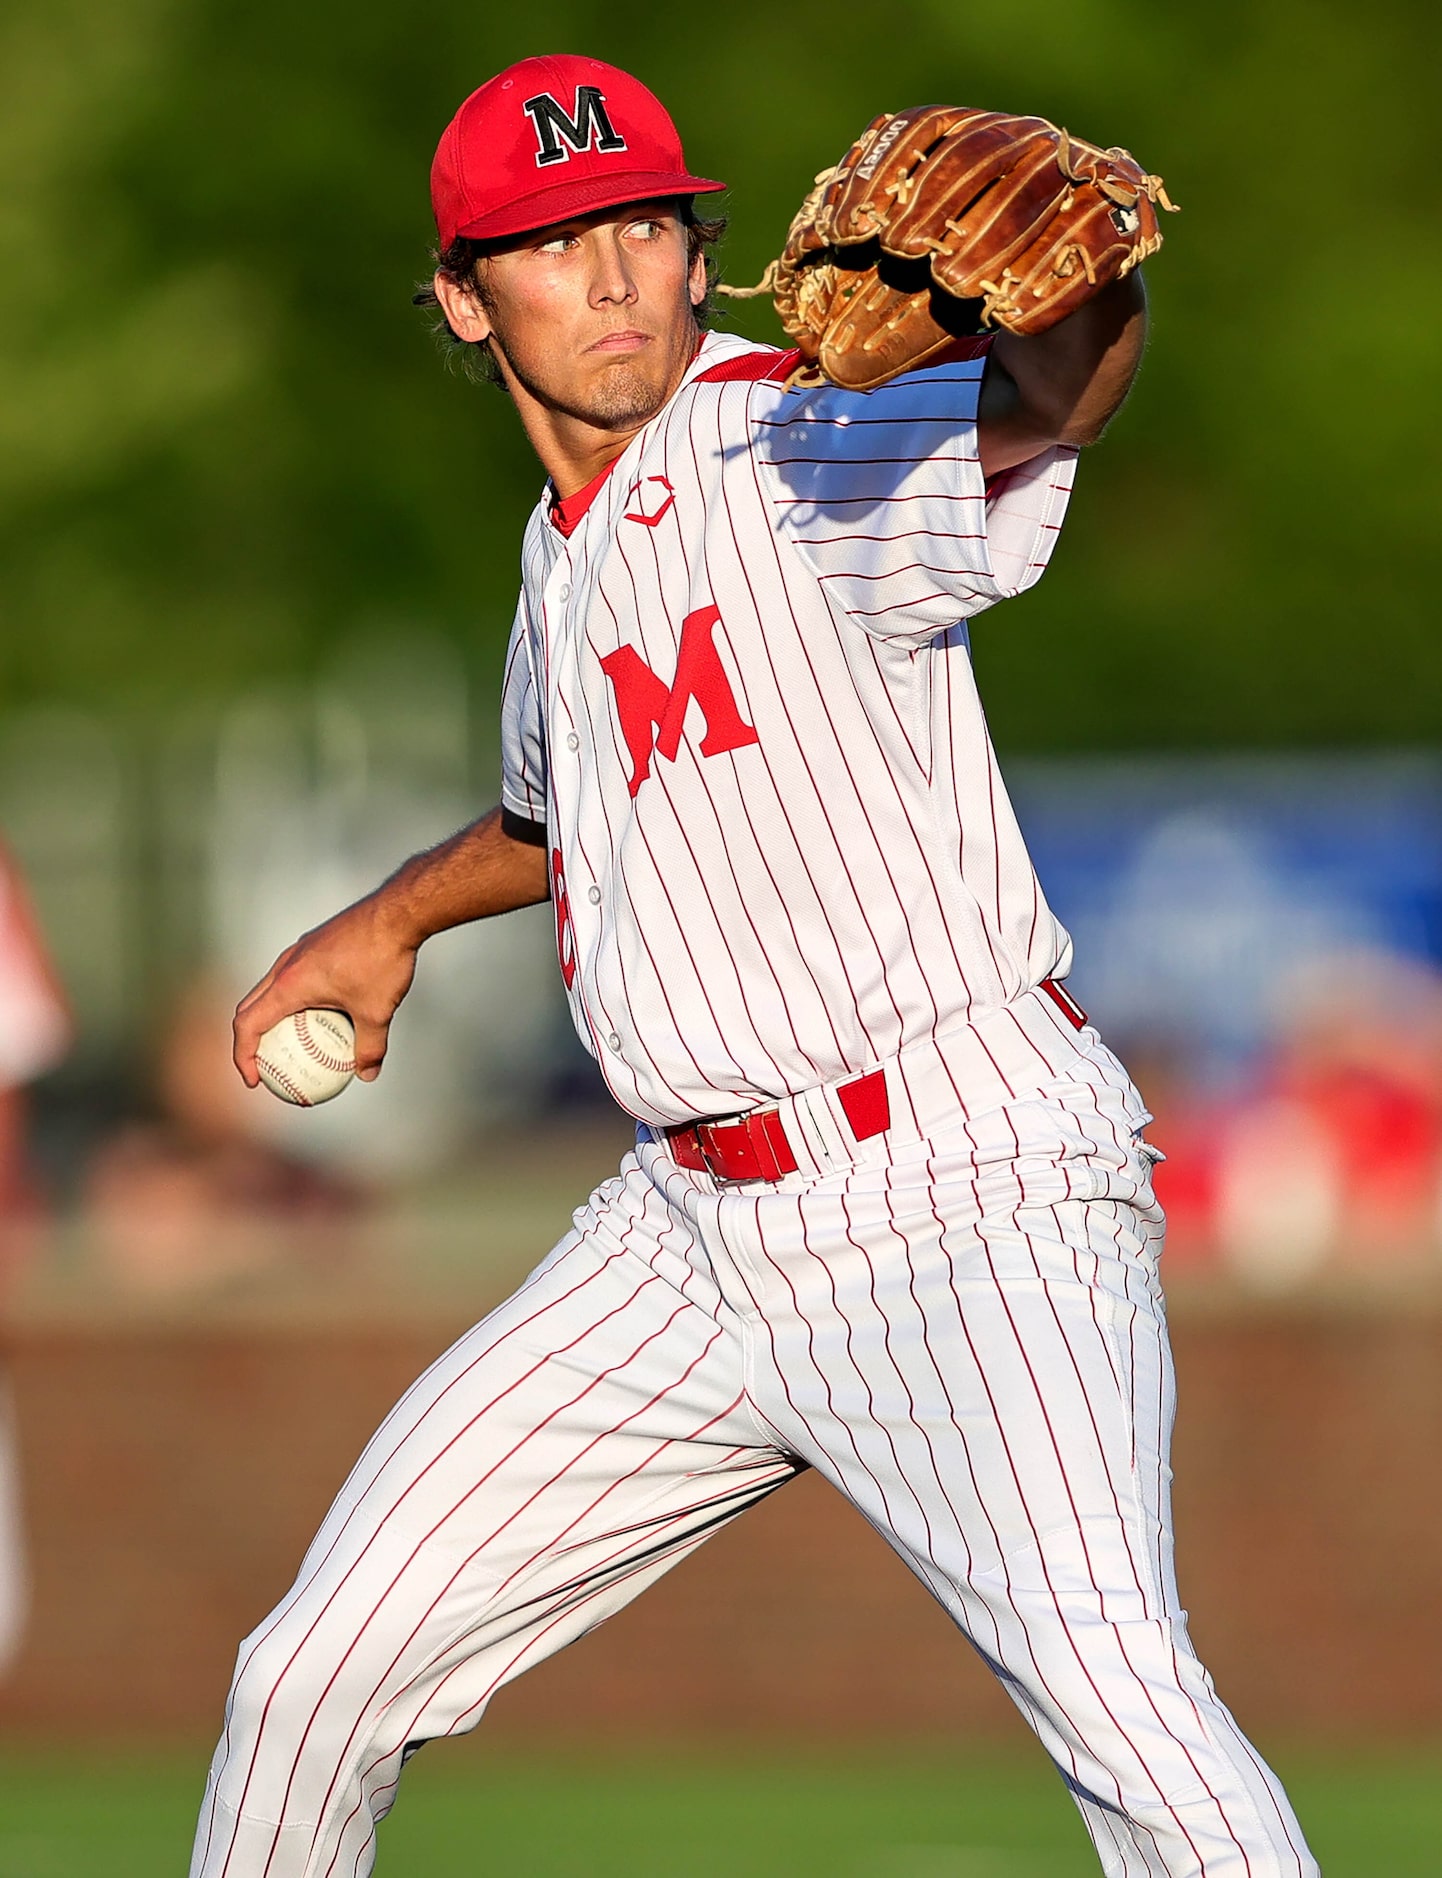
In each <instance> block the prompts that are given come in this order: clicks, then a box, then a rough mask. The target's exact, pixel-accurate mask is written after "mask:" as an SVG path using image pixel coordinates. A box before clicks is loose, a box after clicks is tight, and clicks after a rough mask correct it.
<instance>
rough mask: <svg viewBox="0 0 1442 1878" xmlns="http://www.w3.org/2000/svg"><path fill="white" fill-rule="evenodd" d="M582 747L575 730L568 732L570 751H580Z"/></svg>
mask: <svg viewBox="0 0 1442 1878" xmlns="http://www.w3.org/2000/svg"><path fill="white" fill-rule="evenodd" d="M580 747H581V739H580V738H579V737H578V736H577V735H576V733H575V731H574V730H572V731H568V732H567V733H566V748H567V749H568V750H579V749H580Z"/></svg>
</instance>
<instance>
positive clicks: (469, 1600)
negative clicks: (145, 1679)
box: [240, 1168, 779, 1683]
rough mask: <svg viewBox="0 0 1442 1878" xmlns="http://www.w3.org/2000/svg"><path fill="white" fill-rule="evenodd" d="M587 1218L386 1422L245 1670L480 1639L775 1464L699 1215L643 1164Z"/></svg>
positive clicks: (246, 1654) (617, 1562)
mask: <svg viewBox="0 0 1442 1878" xmlns="http://www.w3.org/2000/svg"><path fill="white" fill-rule="evenodd" d="M578 1217H579V1218H580V1220H581V1224H580V1225H579V1226H578V1228H577V1230H575V1231H573V1232H572V1233H571V1234H569V1235H568V1236H567V1238H566V1239H565V1240H563V1241H562V1242H561V1244H560V1245H559V1246H558V1247H557V1248H556V1250H555V1251H554V1252H553V1253H552V1254H551V1256H550V1257H549V1258H548V1259H547V1260H546V1261H545V1262H544V1264H543V1265H542V1266H541V1267H540V1268H539V1269H538V1270H537V1272H536V1273H535V1274H534V1275H533V1277H532V1278H531V1279H530V1280H529V1281H528V1282H527V1283H526V1284H525V1285H523V1286H522V1287H521V1289H520V1290H519V1291H518V1292H517V1293H516V1294H515V1295H514V1296H513V1297H512V1298H510V1299H509V1300H508V1301H507V1302H506V1303H505V1304H503V1305H502V1306H501V1307H500V1308H499V1309H498V1310H496V1311H494V1312H493V1313H492V1314H491V1315H490V1316H489V1317H487V1318H486V1319H485V1320H484V1321H483V1322H482V1323H480V1324H478V1325H477V1326H476V1327H475V1328H474V1329H473V1330H471V1331H470V1332H468V1333H467V1334H466V1335H465V1336H464V1337H462V1338H461V1339H460V1340H459V1342H457V1343H456V1344H455V1345H454V1346H453V1347H452V1348H451V1349H450V1350H448V1351H447V1352H446V1353H445V1354H444V1355H443V1356H442V1357H441V1358H440V1359H439V1360H438V1361H437V1362H436V1363H434V1364H433V1365H432V1366H431V1368H430V1369H429V1370H427V1371H426V1373H425V1374H424V1375H423V1376H422V1377H421V1378H420V1379H419V1380H418V1381H417V1382H416V1383H415V1384H414V1385H413V1387H412V1388H411V1389H410V1390H409V1391H408V1392H407V1393H406V1395H405V1396H404V1397H403V1398H402V1399H401V1401H400V1402H399V1403H398V1404H397V1405H396V1407H395V1408H394V1409H393V1410H392V1412H391V1414H390V1415H389V1416H388V1417H387V1418H386V1420H385V1422H384V1423H383V1424H382V1425H381V1427H380V1428H379V1429H378V1430H377V1432H376V1434H375V1436H374V1437H373V1438H372V1440H371V1442H370V1444H369V1446H368V1447H367V1449H366V1450H365V1453H364V1454H363V1455H362V1457H361V1459H360V1461H359V1462H358V1463H357V1465H356V1468H355V1470H354V1471H353V1473H352V1475H351V1477H350V1479H349V1480H348V1481H347V1482H346V1484H345V1486H344V1487H343V1489H342V1491H341V1493H340V1495H339V1496H338V1498H337V1500H336V1502H335V1504H334V1506H333V1507H332V1508H331V1511H330V1513H329V1515H328V1516H327V1518H326V1520H325V1523H324V1525H323V1526H322V1528H321V1530H320V1532H319V1533H318V1535H317V1537H316V1539H315V1541H314V1543H313V1544H312V1546H311V1548H310V1551H309V1552H308V1554H307V1556H306V1558H305V1561H304V1563H303V1565H302V1567H301V1571H300V1574H299V1576H298V1578H297V1580H296V1583H295V1585H294V1586H293V1587H292V1590H291V1592H290V1593H289V1594H288V1596H287V1598H286V1600H285V1601H284V1602H283V1603H282V1605H281V1606H280V1607H279V1608H278V1610H277V1611H276V1612H275V1613H273V1614H272V1616H271V1617H270V1618H269V1619H267V1620H266V1622H265V1623H264V1624H262V1625H261V1626H260V1628H259V1629H258V1630H257V1632H256V1633H255V1634H254V1635H253V1636H252V1637H251V1638H250V1639H248V1640H247V1643H246V1645H245V1646H244V1647H243V1649H242V1653H241V1664H240V1674H241V1676H242V1677H244V1675H245V1674H246V1672H247V1668H248V1666H249V1665H250V1664H251V1662H252V1661H253V1660H254V1659H255V1658H256V1656H257V1654H260V1655H262V1656H263V1657H264V1659H265V1670H264V1677H263V1679H264V1680H265V1681H266V1682H267V1683H269V1682H272V1681H274V1679H275V1678H276V1676H277V1675H279V1674H284V1673H285V1672H286V1671H287V1666H288V1664H289V1663H290V1661H291V1660H292V1658H294V1660H295V1661H296V1662H297V1663H299V1662H300V1661H301V1660H302V1659H305V1661H306V1662H307V1663H308V1665H309V1667H308V1668H307V1669H305V1670H304V1671H303V1672H302V1674H303V1676H304V1677H307V1678H308V1677H309V1676H311V1675H313V1674H315V1673H318V1672H319V1670H320V1669H321V1668H322V1667H323V1666H324V1663H325V1662H326V1661H328V1660H331V1659H334V1660H335V1661H339V1660H340V1659H341V1658H343V1657H344V1658H347V1659H348V1660H349V1659H352V1658H354V1657H355V1656H356V1655H357V1654H358V1653H363V1654H365V1655H367V1656H369V1657H374V1658H376V1659H377V1660H379V1659H380V1658H381V1657H384V1656H385V1655H386V1652H387V1651H388V1650H391V1649H394V1650H398V1651H401V1652H402V1653H404V1654H406V1655H408V1656H411V1657H414V1656H415V1655H417V1653H419V1652H424V1651H425V1650H435V1649H437V1648H440V1647H444V1645H445V1643H446V1640H447V1638H449V1637H454V1636H460V1635H463V1634H473V1633H474V1634H475V1635H477V1636H478V1637H481V1638H483V1637H484V1635H485V1634H486V1627H487V1625H494V1624H500V1625H504V1624H505V1623H506V1621H507V1614H508V1613H510V1612H514V1611H515V1610H516V1609H518V1608H520V1607H522V1606H526V1607H527V1608H529V1609H532V1610H538V1609H540V1608H542V1607H543V1606H544V1605H545V1603H546V1600H547V1599H548V1598H553V1597H563V1596H566V1595H570V1592H571V1588H572V1587H574V1586H575V1585H576V1584H577V1583H578V1582H582V1581H585V1580H586V1579H587V1578H588V1577H589V1576H591V1575H595V1574H602V1575H604V1574H607V1573H614V1572H615V1571H617V1570H619V1569H624V1561H625V1559H626V1557H627V1556H628V1555H629V1553H630V1552H631V1551H632V1550H634V1549H636V1548H642V1547H645V1546H647V1545H649V1546H652V1547H655V1546H657V1545H663V1544H664V1543H665V1537H666V1534H667V1532H668V1531H670V1530H672V1529H674V1528H676V1526H677V1524H678V1522H681V1523H684V1522H685V1521H686V1520H687V1519H691V1520H695V1519H696V1518H697V1517H701V1516H703V1515H701V1514H698V1512H697V1509H698V1508H701V1509H704V1508H706V1507H707V1506H708V1505H709V1504H710V1502H711V1501H713V1500H720V1501H722V1502H723V1503H724V1502H727V1501H728V1496H734V1495H736V1494H737V1493H738V1492H743V1493H744V1490H745V1483H746V1481H747V1480H748V1479H751V1478H753V1477H756V1476H759V1475H761V1474H765V1473H766V1470H767V1469H768V1468H770V1469H772V1471H773V1472H774V1471H775V1463H776V1456H775V1454H774V1451H773V1450H772V1449H771V1448H770V1447H769V1446H767V1445H766V1444H765V1441H764V1438H763V1437H762V1435H761V1434H760V1432H759V1430H758V1428H757V1426H756V1424H755V1422H754V1421H753V1420H752V1418H751V1414H750V1410H749V1406H748V1404H747V1401H746V1398H745V1392H744V1388H743V1380H742V1372H741V1356H740V1351H739V1347H738V1345H737V1343H736V1340H735V1334H734V1331H733V1330H732V1328H731V1327H730V1325H729V1324H728V1323H727V1322H726V1321H724V1319H723V1317H722V1316H721V1315H718V1314H717V1313H714V1312H712V1311H708V1310H707V1309H706V1308H704V1307H703V1305H702V1304H701V1303H699V1302H697V1301H695V1299H694V1298H693V1297H690V1296H688V1295H687V1294H686V1291H685V1290H683V1289H682V1285H683V1284H684V1283H685V1281H686V1280H685V1274H686V1271H687V1269H688V1268H687V1263H686V1260H685V1259H684V1258H682V1257H680V1256H678V1253H679V1250H680V1247H679V1240H680V1239H681V1238H682V1237H683V1236H684V1233H685V1228H684V1226H682V1225H681V1224H680V1223H679V1222H677V1221H676V1220H675V1219H674V1218H673V1217H672V1216H671V1215H670V1214H669V1212H668V1211H667V1209H666V1208H665V1207H664V1203H663V1202H661V1201H660V1199H659V1197H658V1196H657V1195H656V1194H655V1190H654V1189H653V1188H652V1187H651V1186H650V1184H649V1183H648V1182H647V1181H646V1180H645V1178H644V1176H643V1175H641V1174H640V1173H639V1172H638V1171H637V1170H635V1169H634V1168H629V1169H628V1171H626V1172H625V1173H624V1175H623V1178H621V1179H620V1180H618V1181H616V1182H612V1183H608V1185H607V1187H605V1188H603V1189H601V1190H599V1191H598V1194H597V1195H596V1196H594V1198H593V1201H592V1203H591V1204H590V1206H589V1207H588V1208H586V1209H583V1213H582V1215H580V1216H578ZM778 1477H779V1476H778ZM768 1478H769V1476H768ZM281 1659H284V1660H281Z"/></svg>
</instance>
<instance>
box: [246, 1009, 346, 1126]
mask: <svg viewBox="0 0 1442 1878" xmlns="http://www.w3.org/2000/svg"><path fill="white" fill-rule="evenodd" d="M255 1066H256V1068H257V1069H258V1070H259V1071H260V1080H261V1081H262V1082H263V1083H264V1084H265V1086H266V1088H267V1089H269V1091H270V1093H271V1094H272V1095H277V1096H279V1097H280V1099H281V1101H282V1102H293V1103H295V1105H296V1107H297V1108H303V1109H313V1108H314V1107H315V1106H316V1104H317V1103H318V1102H329V1101H330V1100H331V1099H332V1098H333V1097H334V1096H338V1095H339V1094H340V1092H341V1090H342V1089H344V1088H345V1086H346V1084H347V1083H348V1082H349V1081H350V1080H351V1078H352V1077H353V1076H354V1075H355V1027H354V1025H353V1024H352V1023H351V1021H350V1019H349V1018H348V1017H347V1016H346V1014H345V1012H344V1011H296V1012H295V1013H294V1015H293V1016H291V1017H283V1018H282V1019H281V1020H280V1022H279V1023H278V1024H273V1025H272V1026H271V1028H270V1029H269V1030H268V1031H266V1033H265V1035H264V1036H263V1037H262V1038H261V1040H260V1047H259V1048H258V1049H257V1051H256V1053H255Z"/></svg>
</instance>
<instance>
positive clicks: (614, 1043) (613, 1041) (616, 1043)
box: [606, 1030, 621, 1050]
mask: <svg viewBox="0 0 1442 1878" xmlns="http://www.w3.org/2000/svg"><path fill="white" fill-rule="evenodd" d="M606 1041H607V1043H609V1044H610V1046H611V1048H612V1049H613V1050H619V1049H620V1047H621V1039H620V1038H619V1037H618V1036H617V1035H616V1033H615V1031H614V1030H613V1031H612V1032H611V1034H610V1036H609V1037H607V1039H606Z"/></svg>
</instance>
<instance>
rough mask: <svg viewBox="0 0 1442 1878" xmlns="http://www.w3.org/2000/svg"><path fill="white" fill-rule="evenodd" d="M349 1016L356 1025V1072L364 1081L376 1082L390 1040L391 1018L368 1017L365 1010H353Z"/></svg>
mask: <svg viewBox="0 0 1442 1878" xmlns="http://www.w3.org/2000/svg"><path fill="white" fill-rule="evenodd" d="M349 1016H350V1020H351V1022H352V1024H354V1025H355V1073H356V1075H357V1076H358V1077H359V1078H360V1080H361V1081H362V1082H374V1081H375V1079H376V1077H377V1076H379V1075H380V1073H381V1064H382V1063H383V1062H384V1061H385V1056H386V1046H387V1045H388V1044H389V1042H390V1033H391V1026H390V1019H389V1018H386V1019H385V1020H384V1021H382V1020H381V1019H378V1018H375V1017H368V1016H367V1015H366V1014H365V1013H364V1012H363V1011H351V1012H350V1013H349Z"/></svg>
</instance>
